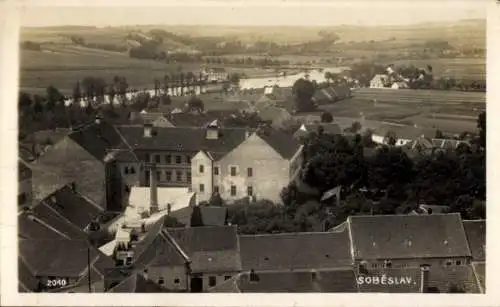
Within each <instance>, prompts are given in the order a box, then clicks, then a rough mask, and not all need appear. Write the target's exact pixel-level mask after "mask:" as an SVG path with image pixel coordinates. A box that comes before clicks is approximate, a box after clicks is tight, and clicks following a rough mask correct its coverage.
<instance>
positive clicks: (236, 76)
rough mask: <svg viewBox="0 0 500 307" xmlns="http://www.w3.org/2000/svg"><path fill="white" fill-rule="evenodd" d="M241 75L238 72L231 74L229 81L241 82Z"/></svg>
mask: <svg viewBox="0 0 500 307" xmlns="http://www.w3.org/2000/svg"><path fill="white" fill-rule="evenodd" d="M240 78H241V77H240V75H239V74H237V73H232V74H231V75H230V76H229V81H230V82H231V83H234V84H237V83H238V82H240Z"/></svg>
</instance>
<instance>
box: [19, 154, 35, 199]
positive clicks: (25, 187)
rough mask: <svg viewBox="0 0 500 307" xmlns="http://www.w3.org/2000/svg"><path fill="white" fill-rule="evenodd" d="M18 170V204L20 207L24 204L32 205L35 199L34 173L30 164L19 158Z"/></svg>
mask: <svg viewBox="0 0 500 307" xmlns="http://www.w3.org/2000/svg"><path fill="white" fill-rule="evenodd" d="M17 165H18V166H17V167H18V169H17V171H18V178H17V180H18V182H19V185H18V192H17V205H18V206H19V207H22V206H30V205H31V202H32V201H33V186H32V184H33V182H32V177H33V173H32V171H31V169H30V168H29V166H28V163H26V162H24V161H23V160H21V159H19V160H18V163H17Z"/></svg>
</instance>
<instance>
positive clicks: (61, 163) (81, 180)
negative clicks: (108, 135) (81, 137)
mask: <svg viewBox="0 0 500 307" xmlns="http://www.w3.org/2000/svg"><path fill="white" fill-rule="evenodd" d="M32 166H33V167H32V169H36V170H34V171H33V190H34V194H35V195H34V196H35V199H36V200H38V201H40V200H42V199H44V198H45V197H47V196H48V195H50V194H52V193H54V192H55V191H56V190H58V189H59V188H61V186H63V185H66V184H69V183H72V182H75V183H76V186H77V190H78V192H79V193H80V194H82V195H84V196H86V197H88V198H90V199H91V200H92V201H93V202H94V203H96V204H98V205H100V206H103V204H104V203H105V189H104V186H105V171H104V165H103V163H102V162H101V161H100V160H98V159H96V157H95V156H93V155H91V154H90V153H89V152H87V151H86V150H85V149H84V148H83V147H81V146H80V145H78V144H77V143H75V141H73V140H72V139H71V138H70V137H65V138H64V139H62V140H61V141H60V142H58V143H57V144H55V145H54V146H53V147H52V148H51V149H50V150H49V151H47V153H45V154H44V155H43V156H42V157H40V158H39V159H38V160H37V161H35V162H33V163H32Z"/></svg>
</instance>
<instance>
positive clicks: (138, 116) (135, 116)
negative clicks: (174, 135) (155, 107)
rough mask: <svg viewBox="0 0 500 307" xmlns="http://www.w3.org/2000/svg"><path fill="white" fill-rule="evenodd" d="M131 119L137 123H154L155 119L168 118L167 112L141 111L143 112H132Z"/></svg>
mask: <svg viewBox="0 0 500 307" xmlns="http://www.w3.org/2000/svg"><path fill="white" fill-rule="evenodd" d="M130 119H131V122H132V123H135V124H150V125H152V124H154V122H155V121H157V120H162V119H165V120H168V119H167V117H166V116H165V114H163V113H161V112H148V113H141V112H132V113H131V114H130Z"/></svg>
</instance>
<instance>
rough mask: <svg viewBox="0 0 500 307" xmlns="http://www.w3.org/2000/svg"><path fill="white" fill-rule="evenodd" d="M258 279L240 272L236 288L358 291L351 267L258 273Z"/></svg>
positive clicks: (267, 290) (290, 290) (246, 290)
mask: <svg viewBox="0 0 500 307" xmlns="http://www.w3.org/2000/svg"><path fill="white" fill-rule="evenodd" d="M257 276H258V279H259V280H258V281H254V282H252V281H250V276H249V274H248V273H247V274H241V275H240V278H239V281H238V286H239V287H238V288H239V290H240V291H241V292H242V293H245V292H247V293H250V292H266V293H269V292H271V293H273V292H274V293H279V292H288V293H298V292H326V293H328V292H330V293H332V292H343V293H346V292H347V293H348V292H358V287H357V284H356V276H355V274H354V271H353V270H352V269H347V270H335V271H324V272H281V273H258V274H257Z"/></svg>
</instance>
